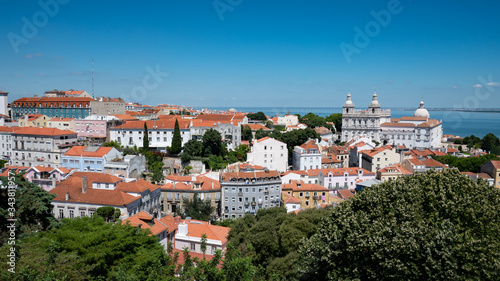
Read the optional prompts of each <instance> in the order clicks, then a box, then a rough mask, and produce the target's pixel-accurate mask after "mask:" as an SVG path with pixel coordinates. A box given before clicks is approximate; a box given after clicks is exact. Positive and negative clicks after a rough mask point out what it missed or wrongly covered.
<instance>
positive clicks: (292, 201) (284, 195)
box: [281, 192, 300, 204]
mask: <svg viewBox="0 0 500 281" xmlns="http://www.w3.org/2000/svg"><path fill="white" fill-rule="evenodd" d="M281 198H283V202H285V204H300V199H299V198H296V197H293V196H292V195H290V194H288V193H286V192H281Z"/></svg>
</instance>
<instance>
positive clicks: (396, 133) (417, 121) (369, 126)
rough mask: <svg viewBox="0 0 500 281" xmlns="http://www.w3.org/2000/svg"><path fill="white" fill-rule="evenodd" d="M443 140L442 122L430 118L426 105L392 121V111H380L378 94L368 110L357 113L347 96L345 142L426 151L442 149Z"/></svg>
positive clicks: (344, 112) (344, 121)
mask: <svg viewBox="0 0 500 281" xmlns="http://www.w3.org/2000/svg"><path fill="white" fill-rule="evenodd" d="M442 136H443V127H442V122H441V121H438V120H436V119H431V118H430V114H429V112H428V111H427V109H425V107H424V102H423V101H422V102H420V107H419V108H418V109H417V110H416V111H415V113H414V114H413V116H403V117H401V118H391V112H390V110H383V109H381V108H380V104H379V103H378V100H377V94H376V93H374V94H373V98H372V102H371V103H370V105H369V107H368V109H367V110H360V109H355V107H354V103H353V102H352V100H351V94H350V93H348V94H347V100H346V102H345V103H344V106H343V114H342V141H344V142H347V141H349V140H351V139H354V138H357V137H366V138H369V139H371V140H373V141H377V142H380V143H383V144H391V145H397V146H399V145H404V146H406V147H408V148H411V149H425V148H437V147H439V146H440V144H441V138H442Z"/></svg>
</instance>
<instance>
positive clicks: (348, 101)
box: [344, 92, 354, 107]
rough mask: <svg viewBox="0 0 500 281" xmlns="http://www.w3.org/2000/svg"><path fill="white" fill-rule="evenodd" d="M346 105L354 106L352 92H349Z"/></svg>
mask: <svg viewBox="0 0 500 281" xmlns="http://www.w3.org/2000/svg"><path fill="white" fill-rule="evenodd" d="M344 107H354V103H353V102H352V100H351V92H349V93H347V100H346V101H345V103H344Z"/></svg>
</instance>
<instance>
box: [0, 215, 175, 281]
mask: <svg viewBox="0 0 500 281" xmlns="http://www.w3.org/2000/svg"><path fill="white" fill-rule="evenodd" d="M150 234H151V232H150V231H149V230H138V229H137V227H132V226H130V225H122V224H113V223H106V222H105V221H104V219H103V218H102V217H100V216H93V217H83V218H75V219H63V220H62V224H61V226H60V227H58V228H57V229H53V230H50V231H45V232H39V233H37V234H36V235H31V236H29V237H25V238H24V239H23V240H22V243H19V245H17V244H16V247H17V248H18V249H19V255H18V257H19V259H18V261H17V263H16V270H19V272H20V273H21V274H22V275H21V276H20V277H17V274H15V276H12V274H11V276H10V277H9V276H8V275H6V274H5V272H6V268H5V267H6V266H7V264H6V263H2V265H0V269H1V270H2V273H1V274H2V275H0V279H2V280H124V279H123V278H124V277H126V278H127V280H166V277H168V275H170V277H171V278H172V277H173V274H172V273H171V272H172V271H173V268H175V265H174V264H173V262H172V258H171V257H170V256H167V255H166V254H165V250H164V249H163V247H162V246H161V244H160V243H158V238H156V237H155V236H151V235H150ZM7 250H8V247H5V246H4V247H2V248H0V253H1V254H2V256H4V254H6V251H7ZM7 274H10V273H9V272H7ZM51 276H57V279H56V278H51Z"/></svg>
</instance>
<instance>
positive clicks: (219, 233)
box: [182, 220, 231, 245]
mask: <svg viewBox="0 0 500 281" xmlns="http://www.w3.org/2000/svg"><path fill="white" fill-rule="evenodd" d="M182 222H183V223H185V224H187V225H188V233H187V236H190V237H196V238H201V236H202V235H203V234H205V235H207V239H211V240H218V241H221V243H222V244H223V245H224V244H225V243H227V236H228V235H229V231H230V230H231V229H230V228H229V227H224V226H218V225H212V224H209V223H208V222H206V221H198V220H183V221H182Z"/></svg>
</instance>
